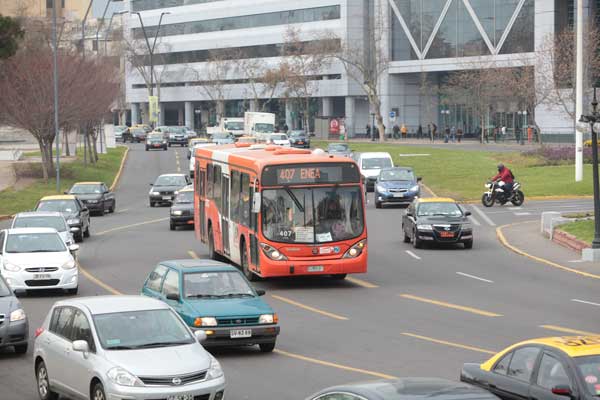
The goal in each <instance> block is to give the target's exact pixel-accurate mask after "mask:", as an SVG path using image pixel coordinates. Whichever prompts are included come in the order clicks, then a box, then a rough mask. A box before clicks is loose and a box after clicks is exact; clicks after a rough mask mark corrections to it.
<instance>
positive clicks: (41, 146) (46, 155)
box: [38, 140, 51, 183]
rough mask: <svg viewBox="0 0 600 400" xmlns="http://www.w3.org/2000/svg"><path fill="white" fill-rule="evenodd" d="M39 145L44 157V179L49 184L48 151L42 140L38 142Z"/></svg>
mask: <svg viewBox="0 0 600 400" xmlns="http://www.w3.org/2000/svg"><path fill="white" fill-rule="evenodd" d="M38 145H39V147H40V154H41V155H42V174H43V178H44V182H45V183H48V178H49V176H48V172H49V171H50V168H51V167H50V166H49V165H48V154H47V153H46V149H45V146H44V144H43V143H42V141H41V140H38Z"/></svg>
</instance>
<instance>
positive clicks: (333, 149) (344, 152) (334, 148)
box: [327, 143, 352, 157]
mask: <svg viewBox="0 0 600 400" xmlns="http://www.w3.org/2000/svg"><path fill="white" fill-rule="evenodd" d="M327 153H329V154H331V155H333V156H340V157H352V150H350V146H349V145H348V144H347V143H329V144H328V145H327Z"/></svg>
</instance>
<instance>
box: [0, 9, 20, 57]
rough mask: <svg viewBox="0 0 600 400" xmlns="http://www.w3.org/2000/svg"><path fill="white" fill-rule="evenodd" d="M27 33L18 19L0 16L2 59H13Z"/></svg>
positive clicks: (0, 55)
mask: <svg viewBox="0 0 600 400" xmlns="http://www.w3.org/2000/svg"><path fill="white" fill-rule="evenodd" d="M24 34H25V31H24V30H23V29H22V27H21V22H20V21H19V20H18V19H15V18H11V17H5V16H3V15H0V59H6V58H9V57H12V56H13V55H14V54H15V53H16V52H17V49H18V48H19V41H20V40H21V39H22V38H23V35H24Z"/></svg>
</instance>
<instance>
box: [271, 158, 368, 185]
mask: <svg viewBox="0 0 600 400" xmlns="http://www.w3.org/2000/svg"><path fill="white" fill-rule="evenodd" d="M358 182H360V174H359V172H358V168H357V167H356V165H354V164H352V163H339V164H336V163H325V164H323V163H322V164H302V165H275V166H269V167H265V169H264V171H263V177H262V184H263V185H266V186H274V185H277V186H279V185H302V184H311V183H312V184H314V183H317V184H319V183H320V184H323V183H358Z"/></svg>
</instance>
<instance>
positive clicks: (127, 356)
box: [33, 296, 225, 400]
mask: <svg viewBox="0 0 600 400" xmlns="http://www.w3.org/2000/svg"><path fill="white" fill-rule="evenodd" d="M205 338H206V334H205V333H204V331H197V332H196V333H192V331H191V330H190V329H189V328H188V327H187V326H186V325H185V323H184V322H183V321H182V320H181V318H180V317H179V316H178V315H177V314H176V313H175V312H174V311H173V310H172V309H171V308H170V307H169V306H168V305H166V304H165V303H163V302H161V301H157V300H154V299H150V298H147V297H142V296H95V297H82V298H77V299H72V300H63V301H59V302H57V303H55V304H54V305H53V306H52V308H51V309H50V312H49V313H48V315H47V316H46V319H45V320H44V323H43V324H42V326H41V327H40V328H39V329H38V330H37V331H36V338H35V344H34V352H33V353H34V355H33V360H34V369H35V377H36V380H37V385H36V386H37V389H38V394H39V396H40V398H41V399H42V400H50V399H57V398H58V397H59V395H64V396H68V397H70V398H72V397H76V398H82V399H94V400H105V399H135V400H138V399H173V400H175V399H177V400H188V399H192V400H197V399H213V400H214V399H218V400H222V399H224V391H225V377H224V375H223V369H222V368H221V365H220V364H219V362H218V361H217V359H216V358H214V357H213V356H212V355H210V354H209V353H208V352H207V351H206V350H204V348H203V347H202V345H201V344H200V343H199V341H202V340H204V339H205Z"/></svg>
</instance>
